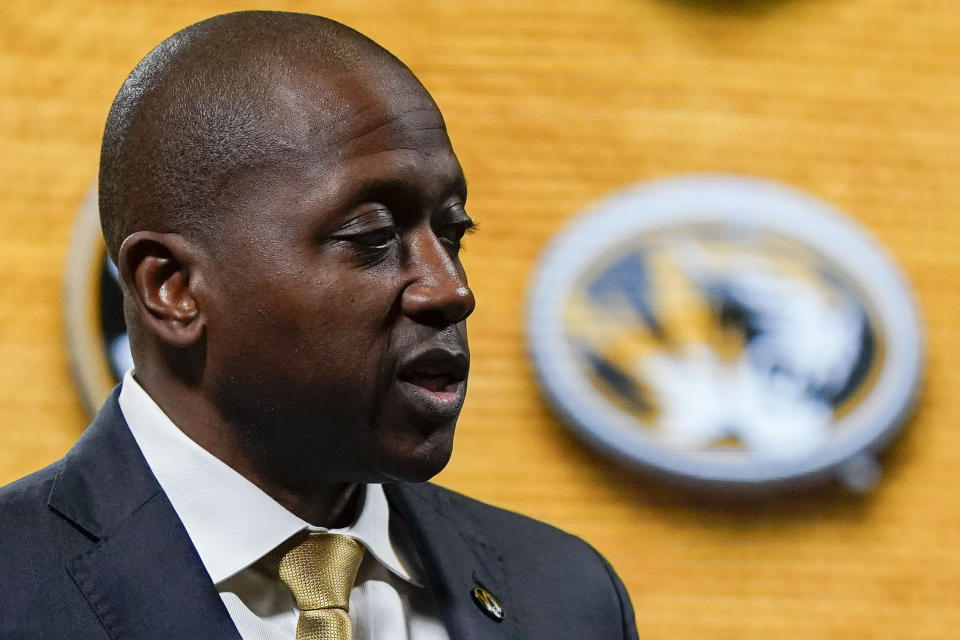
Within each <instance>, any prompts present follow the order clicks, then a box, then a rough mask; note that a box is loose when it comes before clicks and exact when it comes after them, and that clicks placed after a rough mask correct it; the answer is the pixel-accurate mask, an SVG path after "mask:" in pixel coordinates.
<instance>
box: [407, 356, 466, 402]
mask: <svg viewBox="0 0 960 640" xmlns="http://www.w3.org/2000/svg"><path fill="white" fill-rule="evenodd" d="M469 367H470V360H469V358H468V357H467V355H466V353H464V352H462V351H452V350H448V349H442V348H433V349H429V350H427V351H424V352H422V353H419V354H416V355H414V356H411V357H410V358H408V359H406V360H405V361H404V362H403V363H402V364H401V366H400V373H399V375H398V376H397V377H398V378H399V380H400V382H401V383H402V384H401V388H402V390H403V392H404V396H405V397H406V398H407V400H408V402H409V403H410V404H411V405H412V406H413V408H414V409H416V410H417V412H418V413H421V414H422V415H424V417H434V418H444V419H447V418H452V417H456V416H457V414H458V413H459V412H460V408H461V406H462V405H463V400H464V397H465V394H466V380H467V372H468V370H469Z"/></svg>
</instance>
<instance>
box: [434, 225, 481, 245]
mask: <svg viewBox="0 0 960 640" xmlns="http://www.w3.org/2000/svg"><path fill="white" fill-rule="evenodd" d="M475 228H476V225H474V223H473V221H471V220H463V221H461V222H456V223H453V224H448V225H446V226H445V227H443V228H442V229H440V231H439V232H438V233H437V237H439V238H440V242H442V243H443V244H444V245H445V246H446V247H447V248H449V249H450V250H451V251H459V250H460V249H461V248H462V246H463V236H465V235H466V234H468V233H470V232H471V231H473V230H474V229H475Z"/></svg>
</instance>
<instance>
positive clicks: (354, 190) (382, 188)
mask: <svg viewBox="0 0 960 640" xmlns="http://www.w3.org/2000/svg"><path fill="white" fill-rule="evenodd" d="M349 193H350V200H354V201H358V200H362V199H363V198H368V197H370V196H385V195H391V196H411V197H414V196H415V197H419V196H420V195H421V189H420V188H419V186H418V185H417V183H416V182H415V181H412V180H410V179H409V178H406V177H403V176H383V177H376V178H365V179H361V180H359V181H357V182H356V183H355V184H353V185H352V186H351V188H350V190H349ZM450 195H457V196H460V197H461V198H462V199H463V200H466V198H467V179H466V178H465V177H464V175H463V174H462V173H459V174H457V175H456V176H455V177H453V178H451V179H450V180H449V182H447V184H446V185H445V186H444V187H443V190H442V192H441V196H442V197H444V198H445V197H448V196H450Z"/></svg>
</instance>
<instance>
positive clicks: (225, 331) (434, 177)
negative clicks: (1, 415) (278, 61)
mask: <svg viewBox="0 0 960 640" xmlns="http://www.w3.org/2000/svg"><path fill="white" fill-rule="evenodd" d="M326 82H328V83H333V84H334V86H335V87H336V91H335V92H334V97H333V98H331V97H330V94H331V92H330V91H329V89H328V90H325V91H322V92H319V91H317V90H316V89H311V88H310V86H311V85H310V83H309V81H307V82H304V83H300V84H299V85H295V86H293V87H290V86H287V87H281V89H280V92H279V95H280V96H281V98H280V99H281V101H282V106H283V108H284V110H286V111H287V113H288V115H287V116H285V118H287V119H289V123H285V125H284V128H285V130H286V131H287V135H288V136H289V137H290V139H291V140H292V142H293V144H294V145H295V146H297V147H299V148H300V149H301V150H302V151H301V152H297V153H295V154H293V153H291V160H290V162H288V163H283V166H282V167H280V168H275V167H267V168H266V169H265V170H263V171H258V172H256V173H250V174H248V175H243V176H240V178H239V179H238V180H237V185H238V188H237V192H238V193H239V194H241V195H240V197H238V199H237V200H236V201H235V208H236V212H235V214H233V216H232V217H231V220H236V221H237V224H236V225H230V226H231V228H230V229H228V230H227V231H226V233H225V234H224V244H223V246H222V248H221V249H220V250H218V251H215V252H214V255H212V256H211V257H210V260H211V263H210V265H211V269H210V272H211V273H213V274H214V275H213V276H211V277H210V279H211V280H215V281H212V282H209V283H208V285H209V287H208V289H209V291H210V300H209V301H208V303H207V312H206V321H207V334H206V338H207V342H206V348H207V370H206V371H205V376H208V379H209V380H210V381H211V384H212V386H213V391H212V392H213V394H214V396H215V401H216V402H217V404H218V406H220V407H221V410H222V411H223V412H224V413H225V414H226V415H227V417H228V418H230V419H231V420H232V421H233V422H234V423H235V424H239V425H242V428H243V429H244V430H245V433H243V434H242V435H243V437H244V439H245V440H247V441H248V442H249V443H250V444H251V446H252V447H254V449H255V451H257V452H258V453H259V454H260V455H261V460H262V461H263V464H264V465H266V466H268V467H270V469H271V471H272V472H274V473H281V474H286V476H287V478H288V479H289V481H291V482H294V483H296V482H304V483H309V482H317V481H390V480H411V481H418V480H425V479H427V478H429V477H430V476H432V475H434V474H435V473H437V472H438V471H440V469H442V468H443V466H444V465H445V464H446V462H447V460H448V459H449V456H450V453H451V447H452V443H453V432H454V426H455V424H456V420H457V416H458V415H459V412H460V408H461V406H462V403H463V399H464V395H465V392H466V378H467V370H468V366H469V352H468V349H467V337H466V325H465V319H466V317H467V316H468V315H469V314H470V312H471V311H472V310H473V306H474V300H473V295H472V293H471V292H470V290H469V289H468V288H467V280H466V276H465V274H464V270H463V266H462V265H461V263H460V258H459V250H460V239H461V237H462V236H463V234H464V233H465V232H466V231H467V230H468V229H469V228H470V226H471V225H472V222H471V221H470V218H469V217H468V216H467V214H466V212H465V210H464V205H465V200H466V191H465V189H466V186H465V182H464V179H463V174H462V172H461V169H460V165H459V163H458V161H457V158H456V156H455V155H454V153H453V150H452V149H451V147H450V142H449V140H448V138H447V133H446V129H445V127H444V124H443V120H442V118H441V116H440V113H439V112H438V111H437V109H436V107H435V106H434V105H433V102H432V100H430V98H429V96H427V95H426V93H425V92H424V91H423V89H422V88H420V87H419V85H417V84H416V83H415V82H414V81H413V80H412V79H410V78H409V77H408V76H406V75H405V74H400V73H399V72H396V73H388V74H382V75H380V76H378V77H375V78H372V79H371V78H367V79H364V78H363V77H362V76H356V75H346V74H344V75H341V76H338V77H336V78H334V79H332V80H331V79H329V78H328V79H326ZM328 86H329V84H328ZM320 96H322V97H320Z"/></svg>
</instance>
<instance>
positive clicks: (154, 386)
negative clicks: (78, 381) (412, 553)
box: [134, 374, 363, 529]
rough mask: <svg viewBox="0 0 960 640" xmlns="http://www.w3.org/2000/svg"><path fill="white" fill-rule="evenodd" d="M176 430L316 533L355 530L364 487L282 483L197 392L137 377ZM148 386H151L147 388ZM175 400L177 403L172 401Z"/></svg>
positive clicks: (259, 456)
mask: <svg viewBox="0 0 960 640" xmlns="http://www.w3.org/2000/svg"><path fill="white" fill-rule="evenodd" d="M134 377H135V378H136V379H137V382H138V383H139V384H140V386H141V387H143V389H144V391H146V392H147V394H148V395H150V397H151V398H152V399H153V401H154V402H155V403H156V404H157V405H158V406H159V407H160V409H161V410H162V411H163V412H164V413H165V414H166V415H167V417H168V418H169V419H170V420H171V421H172V422H173V424H174V425H175V426H176V427H177V428H178V429H180V431H182V432H183V433H184V434H185V435H186V436H187V437H188V438H190V439H191V440H193V441H194V442H196V443H197V444H198V445H200V446H201V447H203V448H204V449H206V450H207V451H208V452H210V453H211V454H212V455H213V456H215V457H216V458H219V459H220V460H221V461H222V462H223V463H224V464H226V465H227V466H229V467H231V468H232V469H233V470H234V471H236V472H237V473H239V474H240V475H242V476H243V477H245V478H246V479H247V480H249V481H250V482H251V483H253V484H254V485H256V486H257V488H259V489H260V490H261V491H263V492H264V493H266V494H267V495H268V496H270V497H271V498H273V499H274V500H276V501H277V502H278V503H279V504H280V505H281V506H283V507H284V508H285V509H286V510H287V511H289V512H291V513H292V514H294V515H296V516H297V517H299V518H301V519H302V520H304V521H306V522H308V523H309V524H311V525H314V526H317V527H324V528H327V529H337V528H342V527H345V526H348V525H349V524H351V523H352V522H353V521H354V520H355V519H356V515H357V510H358V506H359V500H360V498H361V497H362V495H363V492H362V491H361V485H360V484H357V483H351V482H330V483H323V484H320V483H309V484H307V483H303V484H300V485H297V486H295V485H294V483H290V482H284V481H282V480H280V479H279V478H280V475H281V474H280V473H277V472H276V470H275V469H272V468H271V467H270V465H268V464H265V463H264V462H263V456H262V455H260V454H258V452H256V451H255V449H254V448H253V447H251V446H250V444H249V443H248V442H245V441H243V439H242V438H241V437H240V435H239V434H240V433H241V430H240V429H235V428H232V427H230V426H229V425H226V424H224V420H223V418H222V416H221V415H220V414H219V413H218V412H216V411H214V410H212V408H211V405H210V404H209V403H207V402H204V401H203V399H202V398H199V397H197V393H196V392H194V391H192V390H189V389H187V390H184V389H179V388H178V389H177V390H176V392H175V393H168V392H167V391H169V390H168V389H166V385H164V384H162V383H160V382H158V381H154V380H148V381H145V380H143V378H142V377H141V376H140V375H139V374H137V375H135V376H134ZM148 385H149V386H148ZM172 398H176V401H175V402H174V401H172V400H171V399H172Z"/></svg>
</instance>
